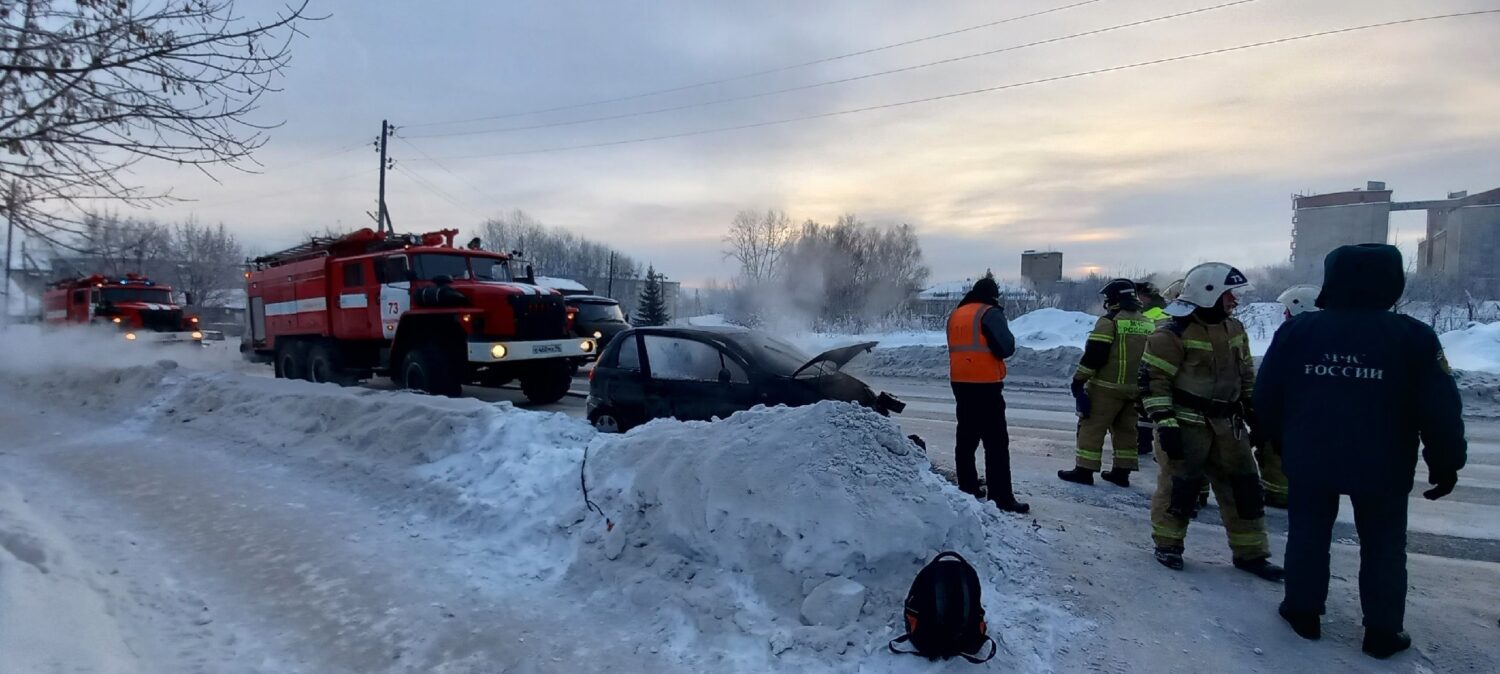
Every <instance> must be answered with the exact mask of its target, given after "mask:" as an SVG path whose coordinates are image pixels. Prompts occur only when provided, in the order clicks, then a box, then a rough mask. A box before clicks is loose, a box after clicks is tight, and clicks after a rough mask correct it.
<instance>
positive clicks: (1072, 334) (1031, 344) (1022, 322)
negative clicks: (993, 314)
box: [1010, 309, 1099, 351]
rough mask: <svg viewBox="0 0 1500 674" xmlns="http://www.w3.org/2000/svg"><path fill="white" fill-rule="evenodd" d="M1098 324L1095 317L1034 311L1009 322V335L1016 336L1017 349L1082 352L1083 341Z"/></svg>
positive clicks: (1071, 313)
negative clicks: (1068, 347)
mask: <svg viewBox="0 0 1500 674" xmlns="http://www.w3.org/2000/svg"><path fill="white" fill-rule="evenodd" d="M1098 321H1099V317H1098V316H1092V315H1089V314H1086V313H1083V312H1081V311H1063V310H1062V309H1037V310H1036V311H1032V312H1028V313H1025V314H1022V315H1020V316H1017V317H1015V318H1013V319H1011V321H1010V331H1011V333H1012V334H1014V335H1015V336H1016V345H1017V346H1024V347H1026V348H1029V349H1036V350H1038V351H1044V350H1047V349H1055V348H1058V347H1061V346H1071V347H1074V348H1083V342H1084V340H1086V339H1088V336H1089V331H1090V330H1093V329H1094V324H1095V323H1097V322H1098Z"/></svg>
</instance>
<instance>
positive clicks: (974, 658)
mask: <svg viewBox="0 0 1500 674" xmlns="http://www.w3.org/2000/svg"><path fill="white" fill-rule="evenodd" d="M984 640H985V641H986V642H989V645H990V654H989V655H986V656H984V657H982V658H981V657H979V653H978V652H977V651H976V652H975V653H974V654H972V655H970V654H968V653H959V655H961V656H963V659H965V660H968V661H969V662H972V663H974V664H976V665H978V664H983V663H986V662H989V661H990V658H993V657H995V653H997V652H999V650H1000V647H999V646H997V645H995V640H994V639H991V638H989V637H985V638H984ZM893 650H894V649H893ZM979 650H980V651H983V650H984V646H980V647H979Z"/></svg>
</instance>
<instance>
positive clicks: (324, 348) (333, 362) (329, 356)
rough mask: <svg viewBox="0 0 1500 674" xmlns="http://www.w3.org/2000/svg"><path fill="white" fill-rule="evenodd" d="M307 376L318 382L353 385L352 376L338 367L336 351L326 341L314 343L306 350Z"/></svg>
mask: <svg viewBox="0 0 1500 674" xmlns="http://www.w3.org/2000/svg"><path fill="white" fill-rule="evenodd" d="M307 378H308V379H310V380H312V381H314V382H317V383H319V384H338V385H339V386H353V385H354V378H353V377H351V376H349V373H348V372H347V371H345V370H344V368H342V367H339V359H338V351H336V350H334V348H333V345H331V344H326V343H325V344H314V345H313V347H312V349H311V350H310V351H309V352H308V355H307Z"/></svg>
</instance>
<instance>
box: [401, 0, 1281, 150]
mask: <svg viewBox="0 0 1500 674" xmlns="http://www.w3.org/2000/svg"><path fill="white" fill-rule="evenodd" d="M1256 1H1257V0H1233V1H1232V2H1226V3H1222V4H1218V5H1213V6H1211V7H1202V8H1199V9H1193V10H1187V11H1183V12H1176V13H1174V14H1165V15H1162V16H1158V17H1154V18H1150V19H1142V20H1140V21H1131V22H1129V23H1122V24H1117V25H1113V26H1108V27H1105V28H1097V29H1094V30H1089V31H1084V32H1081V33H1073V34H1071V35H1064V36H1061V37H1054V38H1049V39H1046V40H1037V41H1035V42H1027V43H1025V44H1019V45H1012V46H1009V47H1002V48H1000V49H991V50H988V51H982V52H978V53H974V54H965V55H963V56H954V57H951V58H945V59H941V60H937V61H929V62H927V63H920V64H917V65H912V66H905V67H902V68H893V69H891V70H881V71H878V72H873V73H866V74H863V75H855V76H853V77H844V78H840V79H836V80H825V81H822V82H814V83H812V84H804V85H800V86H795V87H787V88H785V89H774V90H771V91H763V92H760V93H755V94H746V95H743V96H732V97H730V98H719V99H714V100H709V101H700V102H697V103H685V104H683V105H674V106H671V107H665V108H656V109H653V110H641V111H638V112H626V113H621V114H617V115H606V116H602V117H588V118H584V119H575V120H569V121H566V122H548V123H545V124H531V125H527V126H510V127H503V128H499V129H481V130H475V131H449V132H445V133H429V134H418V135H415V136H411V138H447V137H452V136H479V135H488V134H499V133H510V132H514V131H534V130H537V129H551V128H556V127H560V126H577V125H580V124H592V123H595V122H605V121H612V120H617V119H629V118H632V117H646V116H649V115H659V114H662V113H666V112H677V111H679V110H690V109H693V108H703V107H708V106H711V105H722V104H725V103H735V102H739V101H748V100H753V99H757V98H765V97H768V96H776V95H779V94H786V93H791V92H796V91H806V90H809V89H817V88H820V87H826V86H832V85H835V84H847V83H849V82H858V81H860V80H867V79H872V78H876V77H882V76H885V75H894V74H898V73H905V72H911V71H913V70H921V69H923V68H931V67H933V66H940V65H947V64H949V63H957V62H959V61H967V60H970V59H976V58H980V57H984V56H994V55H996V54H1003V53H1006V52H1012V51H1019V50H1022V49H1027V48H1030V47H1038V46H1042V45H1049V44H1054V43H1058V42H1066V41H1068V40H1074V39H1077V38H1081V37H1089V36H1093V35H1100V34H1103V33H1109V32H1113V31H1117V30H1124V29H1126V28H1136V27H1139V26H1144V25H1147V24H1152V23H1159V22H1162V21H1170V20H1172V19H1179V18H1182V17H1185V16H1192V15H1194V14H1203V13H1205V12H1212V11H1216V10H1220V9H1227V8H1229V7H1235V6H1238V5H1245V4H1249V3H1252V2H1256Z"/></svg>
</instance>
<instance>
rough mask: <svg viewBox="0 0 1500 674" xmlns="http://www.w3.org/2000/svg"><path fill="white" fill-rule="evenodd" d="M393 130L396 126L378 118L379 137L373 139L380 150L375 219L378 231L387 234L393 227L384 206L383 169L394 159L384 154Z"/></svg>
mask: <svg viewBox="0 0 1500 674" xmlns="http://www.w3.org/2000/svg"><path fill="white" fill-rule="evenodd" d="M395 132H396V127H394V126H391V123H390V122H389V121H387V120H384V119H382V120H380V138H379V139H377V140H376V141H375V144H376V146H377V147H378V148H379V151H380V207H379V217H378V218H377V219H378V220H379V227H380V231H382V232H385V233H387V234H389V233H394V232H395V228H394V227H392V225H391V212H390V211H389V210H387V209H386V207H385V171H386V169H388V168H390V167H391V165H392V163H393V162H394V161H395V160H393V159H390V158H388V157H387V156H386V141H387V140H389V139H390V137H391V134H393V133H395Z"/></svg>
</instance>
